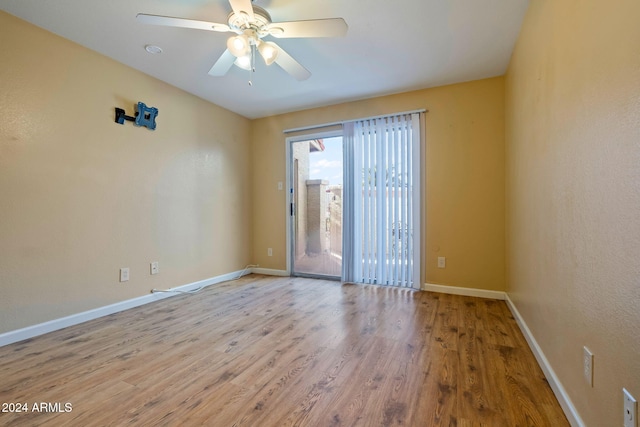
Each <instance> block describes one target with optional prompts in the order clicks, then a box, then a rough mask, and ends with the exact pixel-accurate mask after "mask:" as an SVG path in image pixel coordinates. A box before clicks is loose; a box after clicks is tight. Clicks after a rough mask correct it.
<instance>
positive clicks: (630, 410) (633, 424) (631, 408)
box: [622, 388, 638, 427]
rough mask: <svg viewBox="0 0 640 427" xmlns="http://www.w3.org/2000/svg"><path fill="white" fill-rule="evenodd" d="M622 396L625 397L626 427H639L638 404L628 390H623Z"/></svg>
mask: <svg viewBox="0 0 640 427" xmlns="http://www.w3.org/2000/svg"><path fill="white" fill-rule="evenodd" d="M622 394H623V395H624V427H637V426H638V402H637V401H636V399H634V398H633V396H631V393H629V391H628V390H627V389H626V388H623V389H622Z"/></svg>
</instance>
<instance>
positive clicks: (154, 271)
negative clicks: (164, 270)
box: [151, 261, 160, 274]
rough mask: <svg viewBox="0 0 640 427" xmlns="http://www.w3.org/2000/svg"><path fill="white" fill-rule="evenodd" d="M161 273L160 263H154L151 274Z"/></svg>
mask: <svg viewBox="0 0 640 427" xmlns="http://www.w3.org/2000/svg"><path fill="white" fill-rule="evenodd" d="M159 272H160V270H159V268H158V261H153V262H152V263H151V274H158V273H159Z"/></svg>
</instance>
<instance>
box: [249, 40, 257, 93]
mask: <svg viewBox="0 0 640 427" xmlns="http://www.w3.org/2000/svg"><path fill="white" fill-rule="evenodd" d="M255 72H256V45H255V44H253V43H251V65H250V67H249V86H253V82H252V80H253V73H255Z"/></svg>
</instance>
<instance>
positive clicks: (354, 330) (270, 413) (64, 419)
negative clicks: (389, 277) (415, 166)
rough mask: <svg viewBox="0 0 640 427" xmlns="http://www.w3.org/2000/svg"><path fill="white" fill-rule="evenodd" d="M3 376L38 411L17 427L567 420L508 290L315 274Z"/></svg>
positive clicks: (129, 314)
mask: <svg viewBox="0 0 640 427" xmlns="http://www.w3.org/2000/svg"><path fill="white" fill-rule="evenodd" d="M0 378H1V380H0V381H1V382H0V402H5V403H9V402H12V403H27V404H28V406H29V412H28V413H0V425H3V426H14V425H15V426H26V425H51V426H63V425H71V426H107V425H140V426H159V425H167V426H189V425H208V426H209V425H210V426H251V427H253V426H259V427H269V426H278V427H280V426H354V425H357V426H465V427H466V426H491V427H496V426H509V427H513V426H553V427H556V426H566V425H568V422H567V420H566V418H565V417H564V415H563V413H562V410H561V409H560V406H559V404H558V402H557V400H556V399H555V397H554V395H553V393H552V391H551V389H550V387H549V385H548V384H547V382H546V380H545V378H544V376H543V374H542V372H541V370H540V368H539V366H538V365H537V364H536V361H535V359H534V357H533V355H532V353H531V351H530V350H529V348H528V347H527V344H526V342H525V340H524V337H523V336H522V334H521V333H520V331H519V329H518V327H517V325H516V323H515V321H514V319H513V317H512V316H511V313H510V312H509V310H508V308H507V306H506V305H505V304H504V302H503V301H496V300H488V299H480V298H471V297H462V296H455V295H445V294H436V293H431V292H416V291H411V290H405V289H393V288H383V287H376V286H365V285H351V284H340V283H339V282H333V281H320V280H312V279H300V278H297V279H294V278H281V277H278V278H274V277H265V276H257V275H250V276H245V277H244V278H242V279H239V280H237V281H231V282H226V283H222V284H219V285H216V286H211V287H209V288H206V289H205V290H203V291H202V292H200V293H197V294H194V295H182V296H176V297H173V298H168V299H165V300H162V301H159V302H156V303H152V304H148V305H145V306H142V307H138V308H135V309H132V310H128V311H125V312H121V313H117V314H113V315H110V316H107V317H103V318H100V319H96V320H93V321H90V322H87V323H84V324H81V325H77V326H73V327H70V328H67V329H64V330H60V331H56V332H53V333H50V334H47V335H43V336H41V337H37V338H34V339H31V340H27V341H23V342H20V343H15V344H12V345H8V346H5V347H2V348H0ZM39 402H50V403H54V404H55V403H59V404H60V408H59V409H62V410H64V404H65V403H70V404H71V411H70V412H58V413H38V412H31V410H32V406H33V404H34V403H36V404H39ZM54 407H55V405H54Z"/></svg>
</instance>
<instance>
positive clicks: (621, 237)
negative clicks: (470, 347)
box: [506, 0, 640, 426]
mask: <svg viewBox="0 0 640 427" xmlns="http://www.w3.org/2000/svg"><path fill="white" fill-rule="evenodd" d="M639 22H640V2H638V1H637V0H616V1H605V0H589V1H582V2H575V1H568V0H553V1H552V0H538V1H532V2H531V3H530V7H529V11H528V13H527V15H526V18H525V21H524V25H523V28H522V31H521V34H520V38H519V40H518V43H517V46H516V49H515V52H514V54H513V57H512V60H511V64H510V67H509V70H508V73H507V78H506V112H507V118H506V124H507V126H506V140H507V218H508V227H507V234H508V251H507V253H508V262H507V265H508V267H509V268H508V291H509V295H510V296H511V298H512V299H513V301H514V302H515V304H516V306H517V308H518V310H519V311H520V313H521V314H522V315H523V317H524V319H525V321H526V322H527V324H528V326H529V327H530V329H531V330H532V332H533V334H534V336H535V338H536V339H537V341H538V343H539V344H540V346H541V347H542V350H543V351H544V353H545V355H546V356H547V358H548V359H549V361H550V363H551V365H552V367H553V369H554V370H555V372H556V373H557V374H558V376H559V378H560V380H561V382H562V384H563V385H564V386H565V388H566V389H567V391H568V393H569V395H570V398H571V400H572V401H573V403H574V404H575V406H576V407H577V409H578V411H579V413H580V414H581V416H582V418H583V419H584V421H585V422H586V424H587V425H589V426H618V425H620V426H621V425H622V424H623V422H622V387H626V388H627V389H629V390H630V391H631V392H632V393H633V394H634V395H635V397H636V398H640V333H639V332H638V326H639V325H640V262H639V255H640V25H638V23H639ZM583 346H587V347H588V348H589V349H590V350H591V351H592V352H593V353H594V355H595V363H594V367H595V380H594V387H593V388H591V387H589V386H588V385H587V384H586V383H585V380H584V379H583V373H582V347H583Z"/></svg>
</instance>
